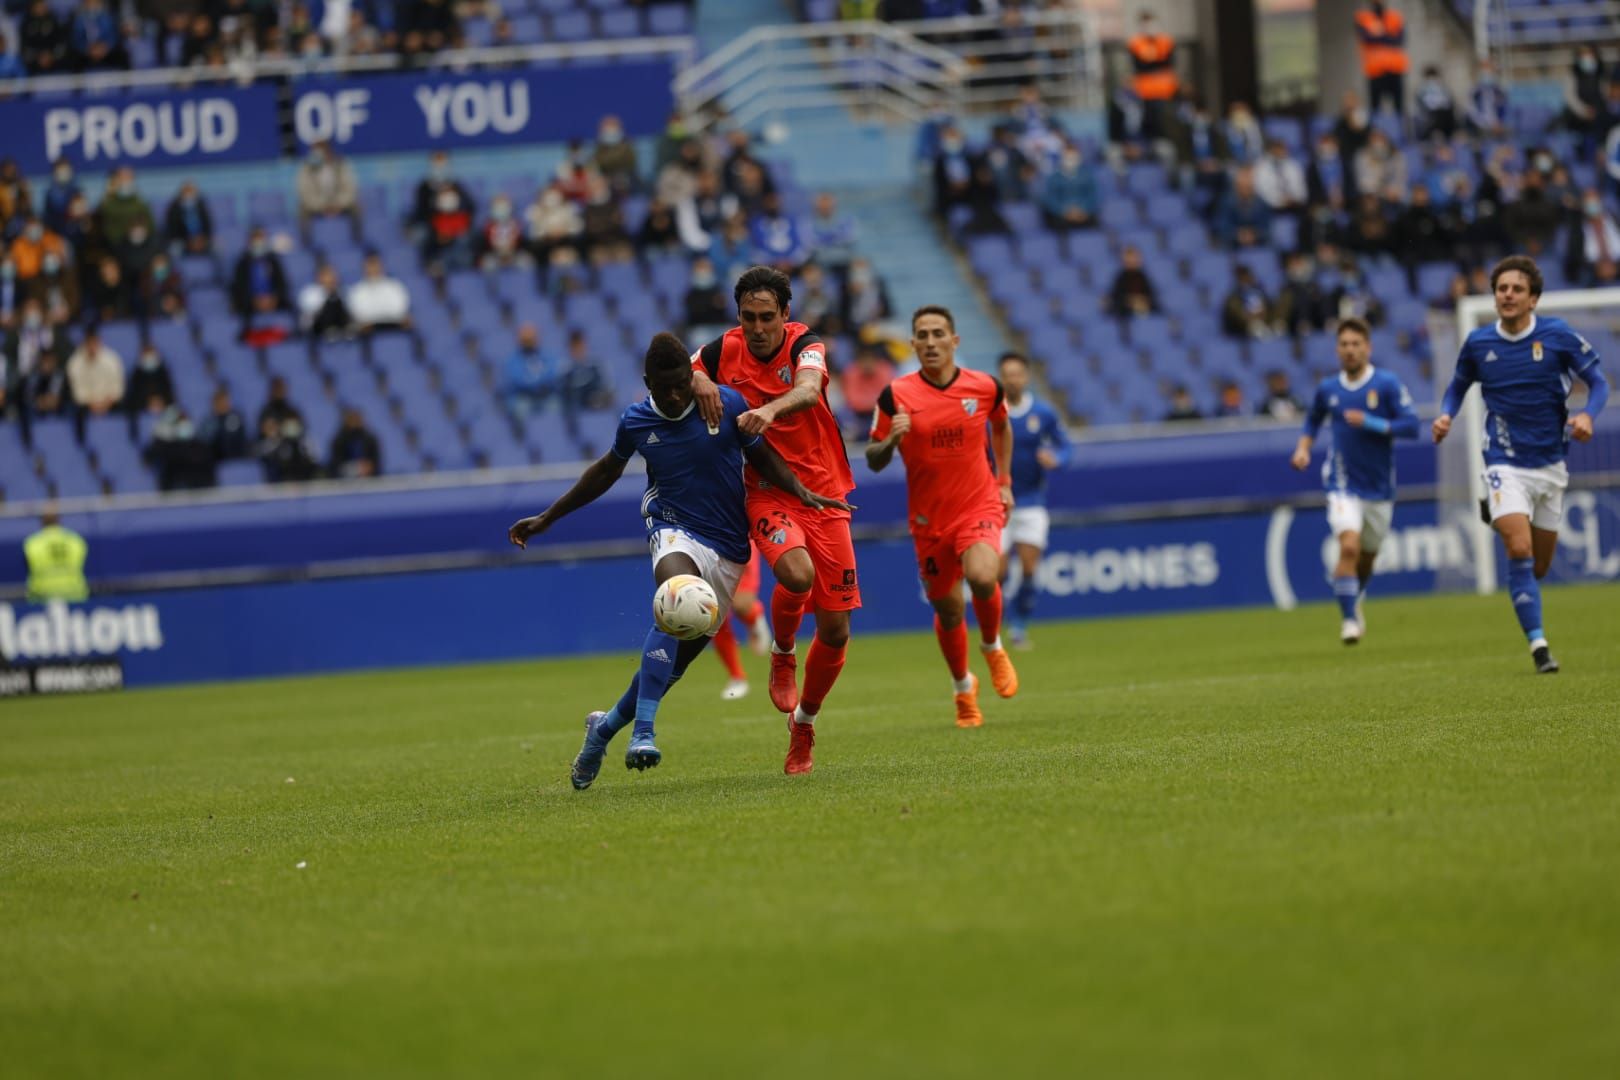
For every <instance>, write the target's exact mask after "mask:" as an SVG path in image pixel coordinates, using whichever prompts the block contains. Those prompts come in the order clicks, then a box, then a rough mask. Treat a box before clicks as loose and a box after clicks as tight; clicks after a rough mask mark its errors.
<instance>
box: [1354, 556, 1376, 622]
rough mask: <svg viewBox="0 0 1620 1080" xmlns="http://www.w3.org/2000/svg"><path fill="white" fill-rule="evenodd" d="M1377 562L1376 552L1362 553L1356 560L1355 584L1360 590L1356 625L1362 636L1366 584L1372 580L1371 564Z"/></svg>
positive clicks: (1365, 618) (1357, 594) (1365, 617)
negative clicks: (1359, 628)
mask: <svg viewBox="0 0 1620 1080" xmlns="http://www.w3.org/2000/svg"><path fill="white" fill-rule="evenodd" d="M1377 561H1378V552H1376V551H1363V552H1362V553H1361V557H1360V558H1358V559H1357V560H1356V584H1357V585H1359V586H1360V587H1361V590H1360V591H1359V592H1358V593H1356V625H1357V626H1359V627H1361V632H1362V634H1366V632H1367V615H1366V612H1365V611H1364V610H1363V605H1364V603H1365V602H1366V599H1367V583H1368V582H1370V581H1371V580H1372V576H1373V563H1375V562H1377Z"/></svg>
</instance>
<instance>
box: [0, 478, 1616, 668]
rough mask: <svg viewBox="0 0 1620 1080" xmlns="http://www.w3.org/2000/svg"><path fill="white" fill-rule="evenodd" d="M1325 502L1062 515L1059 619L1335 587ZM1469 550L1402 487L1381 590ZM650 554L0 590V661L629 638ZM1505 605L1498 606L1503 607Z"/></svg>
mask: <svg viewBox="0 0 1620 1080" xmlns="http://www.w3.org/2000/svg"><path fill="white" fill-rule="evenodd" d="M1566 505H1567V518H1566V522H1565V530H1564V533H1563V544H1562V547H1561V550H1560V553H1559V558H1558V560H1557V562H1556V563H1555V565H1554V571H1553V577H1554V578H1555V579H1561V580H1568V581H1614V580H1620V493H1616V492H1602V493H1598V492H1591V491H1576V492H1572V493H1571V494H1570V495H1569V497H1568V501H1567V504H1566ZM1331 544H1332V540H1331V538H1330V537H1329V535H1328V530H1327V524H1326V521H1325V519H1324V517H1323V515H1322V514H1320V513H1319V512H1311V513H1301V514H1296V513H1294V512H1293V511H1292V510H1289V509H1287V508H1283V509H1279V510H1277V511H1274V512H1272V513H1253V514H1240V515H1229V516H1223V517H1205V518H1188V519H1183V520H1175V521H1161V522H1146V523H1137V524H1122V525H1108V526H1101V527H1097V528H1088V529H1083V530H1081V529H1075V528H1069V527H1059V528H1056V529H1054V530H1053V532H1052V539H1051V547H1050V549H1049V551H1048V553H1047V555H1046V558H1045V560H1044V561H1043V563H1042V566H1041V569H1040V571H1039V574H1040V584H1041V586H1042V588H1043V591H1044V593H1045V595H1044V597H1043V599H1042V602H1041V609H1040V611H1041V615H1042V616H1043V617H1046V618H1087V617H1098V616H1118V615H1130V614H1139V613H1146V612H1163V611H1179V610H1193V609H1200V608H1205V609H1207V608H1219V607H1236V606H1246V605H1261V604H1276V603H1278V602H1279V601H1282V600H1284V599H1285V598H1286V597H1288V596H1297V598H1298V599H1299V600H1300V601H1302V602H1310V601H1318V600H1320V601H1325V600H1327V599H1328V598H1329V595H1330V593H1329V588H1328V584H1327V565H1328V561H1329V560H1330V559H1331V558H1332V550H1331ZM858 549H859V550H858V558H859V562H860V570H861V588H862V592H863V594H864V599H865V607H864V608H863V610H862V611H861V612H860V613H859V614H858V615H857V616H856V621H855V626H856V630H857V632H858V633H872V632H882V631H893V630H921V629H925V628H926V627H927V626H928V625H929V612H928V609H927V607H926V605H925V602H924V600H923V598H922V592H921V589H920V587H919V585H918V581H917V574H916V566H915V564H914V556H913V551H912V547H911V544H910V543H909V542H907V541H904V540H887V541H869V542H865V543H862V544H860V545H858ZM1466 550H1467V544H1466V540H1465V537H1464V536H1463V535H1462V533H1461V531H1460V530H1458V529H1455V528H1454V527H1446V526H1442V525H1437V524H1436V519H1435V512H1434V508H1433V506H1432V505H1430V504H1403V505H1401V506H1399V507H1398V508H1397V510H1396V516H1395V525H1394V528H1393V530H1392V531H1391V534H1390V536H1389V538H1388V540H1387V541H1386V546H1385V548H1384V552H1383V554H1382V556H1381V558H1380V566H1379V570H1380V572H1379V574H1378V576H1377V578H1376V579H1375V582H1374V586H1373V588H1374V590H1375V592H1376V593H1377V594H1380V595H1389V594H1395V593H1402V592H1422V591H1427V590H1430V589H1432V588H1433V587H1434V585H1435V580H1436V575H1437V574H1438V573H1440V572H1442V571H1444V570H1446V569H1448V568H1451V567H1454V566H1455V565H1457V560H1460V559H1462V558H1463V557H1464V553H1465V552H1466ZM646 562H647V560H646V558H645V557H624V558H603V559H588V560H581V561H577V562H546V563H533V564H528V565H521V564H520V565H517V566H512V567H507V568H482V569H472V570H458V571H449V572H444V573H424V574H408V575H407V574H401V575H387V576H379V577H361V578H341V579H331V580H321V581H307V582H298V583H289V584H263V585H245V586H232V587H220V588H206V589H191V590H182V591H175V592H154V593H144V594H135V595H129V596H121V597H115V598H109V599H107V600H105V601H92V602H91V603H89V604H85V605H75V606H73V607H71V608H69V607H66V606H63V605H55V606H53V607H50V608H43V609H42V608H30V607H24V606H21V605H18V606H12V605H6V604H0V661H4V662H10V663H13V664H39V663H60V662H69V663H72V662H85V661H95V660H97V659H101V658H106V657H118V658H120V659H121V660H122V663H123V673H124V680H125V681H126V682H127V684H128V685H131V686H140V685H158V684H165V683H181V682H196V681H205V680H219V679H240V678H254V677H268V676H277V675H293V674H304V673H309V672H319V671H338V670H350V669H361V668H388V667H403V666H413V665H422V664H444V663H458V662H473V661H489V660H514V659H523V658H530V657H543V656H560V655H569V654H579V653H592V652H616V651H624V652H627V653H628V652H630V651H632V650H634V649H635V648H636V647H637V646H638V645H639V644H640V642H641V639H642V636H643V634H644V633H645V631H646V627H647V624H648V618H649V602H650V601H649V598H650V593H651V589H650V586H651V575H650V573H649V571H648V568H647V565H646ZM1507 616H1508V609H1507V607H1506V606H1505V603H1504V608H1503V618H1504V620H1507Z"/></svg>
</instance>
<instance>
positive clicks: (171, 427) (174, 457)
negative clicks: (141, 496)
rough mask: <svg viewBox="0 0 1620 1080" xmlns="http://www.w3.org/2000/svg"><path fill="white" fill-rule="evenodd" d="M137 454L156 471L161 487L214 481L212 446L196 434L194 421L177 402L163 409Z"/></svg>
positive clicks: (196, 485)
mask: <svg viewBox="0 0 1620 1080" xmlns="http://www.w3.org/2000/svg"><path fill="white" fill-rule="evenodd" d="M141 456H142V457H143V458H144V459H145V460H146V463H147V464H148V465H150V466H151V467H152V468H153V470H154V471H156V473H157V480H158V488H159V490H161V491H196V490H198V489H201V488H211V487H213V486H214V485H215V484H216V483H217V482H218V479H217V474H216V469H217V467H218V464H219V463H218V460H217V459H216V458H215V457H214V448H213V447H212V446H210V445H209V444H208V443H207V442H205V441H204V440H203V439H201V438H199V437H198V435H197V425H196V424H194V423H193V422H192V420H191V417H190V416H188V415H186V411H185V410H184V409H182V408H180V407H179V406H178V405H175V406H171V407H169V408H168V409H167V410H165V411H164V413H163V419H162V420H161V421H159V423H158V425H157V427H156V429H155V430H154V431H153V432H152V441H151V443H149V444H148V445H147V447H146V450H145V451H143V453H142V455H141Z"/></svg>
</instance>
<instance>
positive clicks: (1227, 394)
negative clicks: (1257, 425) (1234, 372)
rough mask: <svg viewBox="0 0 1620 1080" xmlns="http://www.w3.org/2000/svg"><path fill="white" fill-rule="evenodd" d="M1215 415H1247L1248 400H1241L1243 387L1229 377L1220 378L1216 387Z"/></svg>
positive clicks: (1225, 417)
mask: <svg viewBox="0 0 1620 1080" xmlns="http://www.w3.org/2000/svg"><path fill="white" fill-rule="evenodd" d="M1215 415H1216V416H1218V417H1221V418H1222V419H1231V418H1232V417H1235V416H1248V415H1249V405H1248V402H1246V401H1244V400H1243V388H1242V387H1241V386H1239V385H1238V384H1237V383H1235V382H1233V381H1232V380H1231V379H1222V380H1221V383H1220V385H1219V386H1218V387H1216V390H1215Z"/></svg>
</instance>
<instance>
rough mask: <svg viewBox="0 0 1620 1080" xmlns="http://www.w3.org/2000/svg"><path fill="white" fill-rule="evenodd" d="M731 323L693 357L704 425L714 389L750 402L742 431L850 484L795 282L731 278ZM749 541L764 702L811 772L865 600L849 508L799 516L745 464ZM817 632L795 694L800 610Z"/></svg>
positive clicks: (811, 477)
mask: <svg viewBox="0 0 1620 1080" xmlns="http://www.w3.org/2000/svg"><path fill="white" fill-rule="evenodd" d="M734 296H735V298H736V301H737V323H738V325H737V326H735V327H733V328H732V329H730V330H728V331H726V333H725V335H724V336H723V337H721V338H719V339H718V340H715V341H711V342H710V343H709V344H707V345H705V346H703V348H701V349H699V350H698V351H697V352H696V353H694V354H693V355H692V367H693V368H694V370H695V371H696V374H695V375H694V376H693V393H695V394H696V395H697V401H698V408H699V409H700V410H701V411H702V413H703V415H704V417H705V418H706V419H708V421H709V422H710V423H711V424H712V423H716V422H718V421H719V418H720V416H721V413H722V408H721V396H720V390H721V389H722V388H724V387H731V388H732V389H734V390H736V391H737V392H738V393H740V394H741V395H742V396H743V399H744V400H745V401H746V402H747V403H748V411H747V412H744V413H743V414H742V415H741V416H739V417H737V427H738V429H739V430H740V431H742V432H743V433H744V434H748V435H763V436H764V437H765V441H766V442H768V443H769V444H770V445H771V446H772V447H773V448H774V449H775V450H776V452H777V453H779V454H781V455H782V458H783V460H785V461H786V462H787V463H788V465H789V467H790V468H792V470H793V472H794V473H795V474H796V475H797V476H798V477H799V478H800V479H801V480H803V481H804V482H805V484H807V485H808V486H809V487H810V488H812V489H813V490H815V491H819V492H823V493H826V494H828V495H831V496H832V497H834V498H839V499H841V498H843V497H844V496H846V495H848V494H849V492H850V491H851V490H853V489H854V487H855V478H854V476H853V475H851V473H850V471H849V458H848V457H847V456H846V455H845V453H844V438H843V434H842V433H841V432H840V431H839V428H838V421H837V419H836V418H834V416H833V413H832V409H831V408H830V407H829V406H828V404H827V397H826V386H827V347H826V346H825V345H824V344H822V341H821V339H820V338H819V337H817V336H816V335H815V334H813V333H811V331H810V328H809V327H808V326H805V325H804V324H803V323H798V322H793V321H791V317H790V316H791V312H790V310H789V306H790V304H791V303H792V300H793V290H792V288H791V284H790V282H789V281H788V277H787V275H786V274H783V273H782V272H780V271H778V270H773V269H771V268H770V267H766V266H755V267H751V268H750V269H749V270H747V271H745V272H744V273H743V275H742V276H741V277H740V278H738V279H737V287H736V289H735V290H734ZM745 480H746V482H747V487H748V518H749V522H750V524H751V526H752V529H753V538H754V546H755V547H757V548H758V549H759V553H760V554H761V555H762V556H764V558H765V562H766V563H767V564H769V566H770V568H771V571H772V572H773V573H774V574H775V575H776V589H775V591H774V592H773V593H772V594H771V627H772V631H773V633H774V635H775V639H776V640H775V641H774V642H773V643H772V645H771V681H770V690H771V703H772V704H773V705H775V706H776V708H778V709H779V710H781V711H782V712H784V713H786V714H787V719H788V752H787V760H786V762H785V764H784V765H783V770H784V771H785V772H788V773H790V774H792V773H806V772H809V771H810V769H811V767H812V765H813V764H814V763H813V760H812V751H813V749H814V747H815V741H816V734H815V721H816V717H817V715H818V714H819V713H820V712H821V705H822V702H824V701H825V700H826V698H827V694H828V692H829V691H831V690H832V687H833V684H834V683H835V682H836V681H837V680H838V673H839V672H840V671H842V670H843V668H844V652H845V648H846V646H847V645H848V644H849V613H850V612H851V611H853V610H855V609H856V608H858V607H860V606H861V590H860V584H859V581H858V579H857V578H856V574H855V545H854V543H853V542H852V541H851V539H850V535H849V513H848V511H839V510H828V511H826V512H825V513H820V514H811V515H806V514H801V513H799V503H798V501H797V500H796V499H795V498H794V497H793V495H792V493H791V492H788V491H784V490H781V489H780V488H779V487H777V486H776V485H775V484H774V483H773V482H772V481H771V479H770V478H769V477H766V476H761V475H760V474H759V472H758V470H756V469H754V468H753V467H752V466H750V467H749V469H748V470H747V471H746V475H745ZM807 607H808V608H811V609H813V610H814V612H815V616H816V636H815V638H814V640H812V641H811V643H810V651H809V654H808V656H807V657H806V658H805V673H804V692H803V693H802V694H801V693H800V692H799V685H798V677H797V675H798V671H797V669H798V656H797V652H796V648H797V646H796V641H797V637H798V632H799V624H800V623H801V622H802V621H803V619H804V612H805V609H806V608H807Z"/></svg>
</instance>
